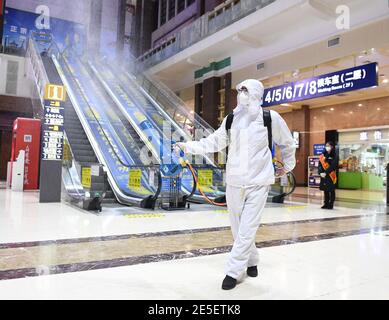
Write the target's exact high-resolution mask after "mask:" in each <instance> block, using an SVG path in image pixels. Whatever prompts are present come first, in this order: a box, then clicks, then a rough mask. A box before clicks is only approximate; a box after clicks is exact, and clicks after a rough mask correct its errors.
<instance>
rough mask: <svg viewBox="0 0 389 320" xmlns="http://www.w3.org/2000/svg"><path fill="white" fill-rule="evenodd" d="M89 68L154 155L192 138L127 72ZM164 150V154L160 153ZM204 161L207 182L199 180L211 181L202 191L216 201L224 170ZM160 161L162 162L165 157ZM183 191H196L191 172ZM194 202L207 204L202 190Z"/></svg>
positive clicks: (199, 166) (202, 173)
mask: <svg viewBox="0 0 389 320" xmlns="http://www.w3.org/2000/svg"><path fill="white" fill-rule="evenodd" d="M89 66H90V68H91V70H92V71H93V72H94V76H95V77H96V78H97V79H99V81H100V82H101V84H102V86H103V87H104V88H105V90H106V91H107V92H108V94H109V96H110V97H111V98H112V100H113V101H115V103H116V105H117V107H118V108H119V109H120V110H121V112H122V113H123V114H124V115H125V117H126V119H127V120H128V122H129V123H131V125H132V126H133V127H134V130H135V131H136V132H137V133H138V135H139V136H140V137H141V138H142V140H143V141H144V142H145V143H146V144H147V145H148V147H149V148H150V150H151V152H152V153H153V154H156V155H159V154H161V153H162V154H165V153H167V152H168V151H169V150H167V149H169V148H170V145H171V141H172V140H174V141H177V140H179V141H187V140H189V139H191V138H190V137H189V136H188V135H187V133H186V132H185V131H184V130H183V129H182V128H181V126H180V125H179V124H177V123H176V122H175V121H174V120H173V119H172V118H171V117H170V116H169V115H168V114H167V113H166V112H165V111H164V110H163V109H161V108H160V107H159V106H158V105H156V104H155V103H154V102H153V100H152V99H151V98H149V97H147V96H146V94H145V93H144V92H142V90H141V89H140V88H139V87H138V86H137V85H135V84H134V83H132V80H131V79H127V76H126V74H125V72H120V71H119V70H117V69H116V70H115V69H113V68H111V67H108V66H107V65H105V64H104V63H101V62H100V61H93V62H92V61H89ZM171 133H173V134H171ZM161 149H163V150H164V151H163V152H160V150H161ZM198 158H199V157H198ZM201 158H202V159H201V162H202V163H200V164H198V163H197V164H196V165H194V167H195V170H196V171H197V174H198V175H200V176H205V177H206V179H200V180H201V181H204V180H207V181H208V183H207V184H206V185H202V186H201V189H202V191H203V192H205V194H206V196H207V197H209V198H211V199H213V200H215V201H217V199H219V198H221V197H223V196H224V193H225V186H224V181H223V180H224V170H223V169H221V168H220V167H218V166H216V165H215V164H214V162H213V161H212V160H210V157H209V156H206V157H201ZM159 160H160V163H161V162H162V161H163V159H162V157H160V159H159ZM183 189H184V190H186V192H187V193H189V192H190V191H191V190H192V189H193V179H192V176H191V173H190V172H188V173H187V175H186V176H184V179H183ZM192 200H194V201H196V202H205V199H204V198H203V197H202V196H201V194H200V192H199V190H196V191H195V194H194V195H193V196H192Z"/></svg>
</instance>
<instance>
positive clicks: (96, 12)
mask: <svg viewBox="0 0 389 320" xmlns="http://www.w3.org/2000/svg"><path fill="white" fill-rule="evenodd" d="M102 15H103V1H102V0H92V2H91V15H90V22H89V36H88V39H89V40H88V43H89V45H88V48H89V50H90V51H91V52H100V39H101V20H102Z"/></svg>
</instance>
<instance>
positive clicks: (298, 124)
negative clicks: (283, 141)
mask: <svg viewBox="0 0 389 320" xmlns="http://www.w3.org/2000/svg"><path fill="white" fill-rule="evenodd" d="M292 113H293V124H292V127H291V128H290V129H291V130H292V131H298V132H299V133H300V147H299V148H298V149H297V150H296V161H297V165H296V168H295V169H294V171H293V172H294V174H295V176H296V182H297V184H298V185H304V186H306V185H307V183H308V156H309V155H310V154H311V152H310V147H311V144H310V139H309V138H310V109H309V106H307V105H303V106H302V107H301V109H300V110H293V111H292Z"/></svg>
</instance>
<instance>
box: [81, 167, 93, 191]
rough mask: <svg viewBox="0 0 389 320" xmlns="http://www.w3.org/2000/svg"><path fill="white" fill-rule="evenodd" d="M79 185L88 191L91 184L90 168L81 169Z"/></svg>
mask: <svg viewBox="0 0 389 320" xmlns="http://www.w3.org/2000/svg"><path fill="white" fill-rule="evenodd" d="M81 184H82V186H83V187H84V188H87V189H90V187H91V184H92V169H91V168H90V167H82V169H81Z"/></svg>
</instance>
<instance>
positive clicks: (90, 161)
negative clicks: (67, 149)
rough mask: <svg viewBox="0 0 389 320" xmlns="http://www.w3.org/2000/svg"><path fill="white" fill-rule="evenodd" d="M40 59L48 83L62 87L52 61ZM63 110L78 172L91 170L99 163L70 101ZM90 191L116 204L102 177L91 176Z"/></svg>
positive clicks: (105, 201)
mask: <svg viewBox="0 0 389 320" xmlns="http://www.w3.org/2000/svg"><path fill="white" fill-rule="evenodd" d="M41 58H42V62H43V65H44V68H45V70H46V74H47V77H48V80H49V82H50V83H55V84H58V85H63V83H62V80H61V78H60V76H59V74H58V72H57V69H56V67H55V65H54V63H53V61H52V59H51V58H50V57H48V56H45V55H43V56H41ZM64 109H65V119H66V121H65V132H66V136H67V140H68V142H69V145H70V146H71V149H72V154H73V156H74V160H75V161H76V163H78V165H79V166H80V169H81V170H80V171H82V168H91V167H92V166H96V165H99V161H98V160H97V157H96V155H95V152H94V151H93V149H92V146H91V144H90V143H89V141H88V138H87V136H86V133H85V131H84V129H83V127H82V125H81V122H80V120H79V119H78V116H77V113H76V111H75V110H74V107H73V104H72V103H71V101H70V100H67V101H66V102H65V103H64ZM90 189H91V190H92V191H95V192H96V191H99V192H101V193H103V192H104V193H105V197H104V199H103V202H104V203H115V202H116V199H115V196H114V194H113V191H112V189H111V187H110V186H109V184H108V183H107V181H105V179H104V175H99V176H97V175H92V176H91V186H90Z"/></svg>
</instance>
